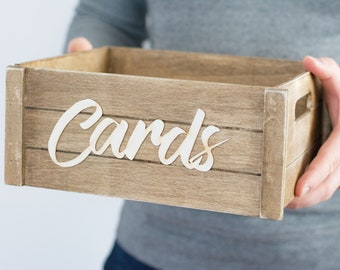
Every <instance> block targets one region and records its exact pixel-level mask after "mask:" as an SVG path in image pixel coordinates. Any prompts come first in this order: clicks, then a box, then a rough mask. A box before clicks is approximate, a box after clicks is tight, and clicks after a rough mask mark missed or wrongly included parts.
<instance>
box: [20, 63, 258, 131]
mask: <svg viewBox="0 0 340 270" xmlns="http://www.w3.org/2000/svg"><path fill="white" fill-rule="evenodd" d="M25 82H26V103H25V104H26V106H29V107H36V108H49V109H58V110H66V109H68V108H69V107H70V106H71V105H73V104H74V103H75V102H77V101H79V100H82V99H86V98H90V99H93V100H95V101H96V102H98V103H99V104H100V105H101V106H103V107H104V108H105V113H106V114H110V115H120V116H123V117H125V116H129V117H133V118H138V119H162V120H164V121H175V122H178V121H181V122H184V123H191V121H192V117H193V115H194V114H195V112H196V110H197V109H202V110H203V111H205V113H206V123H207V124H209V125H216V126H219V127H232V128H242V129H254V130H262V128H263V127H262V120H263V119H262V117H263V88H262V87H253V86H240V85H232V84H220V83H204V82H195V81H184V80H183V81H182V80H169V79H157V78H147V77H134V76H126V75H125V76H124V75H114V74H113V75H109V74H99V73H78V72H62V71H53V70H35V69H27V71H26V80H25ZM241 97H242V98H241Z"/></svg>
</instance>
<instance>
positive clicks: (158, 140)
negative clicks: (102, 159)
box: [48, 99, 230, 172]
mask: <svg viewBox="0 0 340 270" xmlns="http://www.w3.org/2000/svg"><path fill="white" fill-rule="evenodd" d="M92 107H94V108H95V111H94V112H93V113H92V114H91V115H90V116H89V118H88V119H87V120H85V121H84V122H82V123H80V127H81V128H82V129H83V130H86V129H89V128H91V127H93V126H94V125H96V124H97V125H96V126H95V128H94V131H93V132H92V134H91V136H90V138H89V145H88V146H87V147H86V148H85V149H84V150H83V151H82V152H81V153H80V154H79V155H78V156H76V157H75V158H73V159H71V160H68V161H62V162H61V161H59V160H58V159H57V156H56V153H57V145H58V142H59V140H60V137H61V135H62V134H63V132H64V130H65V129H66V127H67V126H68V125H69V124H70V123H71V122H72V120H73V119H74V118H75V117H76V116H77V115H79V114H80V113H81V112H82V111H84V110H86V109H88V108H92ZM204 118H205V113H204V111H203V110H201V109H198V110H197V112H196V114H195V116H194V119H193V121H192V124H191V126H190V128H189V130H188V131H187V132H186V131H185V130H183V129H182V128H180V127H174V128H172V129H171V130H170V131H168V132H167V133H165V134H163V131H164V126H165V123H164V121H162V120H160V119H157V120H154V121H153V122H152V123H151V124H150V125H149V126H147V125H146V124H145V122H144V121H142V120H139V121H138V122H137V124H136V126H135V129H134V130H133V132H132V134H131V136H130V138H129V140H128V142H127V145H126V147H125V149H124V150H121V149H120V148H121V144H122V142H123V140H124V138H125V136H126V133H127V130H128V127H129V125H128V123H127V122H126V121H125V120H122V121H121V122H120V123H119V122H117V121H116V120H114V119H112V118H109V117H105V118H103V110H102V108H101V106H100V105H99V104H98V103H97V102H95V101H93V100H91V99H85V100H81V101H79V102H77V103H75V104H74V105H73V106H71V108H69V109H68V110H67V111H66V112H65V113H64V114H63V115H62V116H61V117H60V119H59V120H58V122H57V124H56V125H55V127H54V129H53V131H52V133H51V135H50V138H49V141H48V152H49V155H50V157H51V159H52V161H53V162H54V163H55V164H57V165H59V166H61V167H73V166H76V165H78V164H80V163H81V162H83V161H84V160H85V159H86V158H87V157H88V156H89V155H90V154H91V153H93V154H96V155H102V154H103V153H104V152H105V151H106V150H107V149H108V148H111V152H112V154H113V156H114V157H116V158H119V159H121V158H123V157H126V158H128V159H130V160H133V159H134V158H135V156H136V155H137V153H138V151H139V149H140V147H141V146H142V144H143V143H144V141H145V139H146V137H147V136H149V135H150V139H151V143H152V144H153V145H154V146H157V147H158V158H159V160H160V162H161V163H162V164H164V165H170V164H172V163H173V162H174V161H175V160H176V159H177V158H180V160H181V162H182V164H183V165H184V166H185V167H186V168H188V169H196V170H198V171H202V172H206V171H209V170H210V169H211V168H212V166H213V163H214V157H213V154H212V149H214V148H215V147H218V146H220V145H221V144H223V143H225V142H227V141H229V140H230V138H227V139H225V140H223V141H221V142H219V143H216V144H214V145H209V139H210V137H211V136H212V135H214V134H215V133H217V132H219V131H220V129H219V128H217V127H216V126H208V127H205V129H204V130H203V131H202V135H201V142H202V145H203V148H204V150H203V151H202V152H200V153H199V154H197V155H195V156H193V157H191V155H192V151H193V148H194V145H195V143H196V141H197V138H198V136H199V133H200V130H201V129H202V125H203V121H204ZM110 126H112V127H114V129H113V131H112V132H111V134H110V135H109V136H108V137H107V139H106V140H105V141H104V143H103V144H102V145H101V146H100V147H98V145H97V144H98V140H99V138H100V137H101V135H102V134H103V132H104V131H105V130H106V129H107V128H108V127H110ZM182 134H184V135H185V138H184V140H183V141H182V143H181V144H180V146H179V147H178V148H177V150H176V151H175V152H174V153H173V154H172V155H171V156H170V157H168V158H167V157H166V156H167V153H168V150H169V148H170V146H171V145H172V143H173V142H174V140H176V139H177V138H178V136H180V135H182ZM97 147H98V148H97ZM204 156H206V158H205V159H204V162H203V157H204Z"/></svg>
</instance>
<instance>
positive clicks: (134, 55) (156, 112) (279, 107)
mask: <svg viewBox="0 0 340 270" xmlns="http://www.w3.org/2000/svg"><path fill="white" fill-rule="evenodd" d="M80 101H82V102H80ZM74 104H77V105H74ZM81 104H82V105H84V104H85V107H86V106H91V104H92V105H94V104H97V105H96V106H97V107H91V108H89V109H87V110H84V111H82V112H80V109H79V108H80V107H79V106H81ZM86 104H87V105H86ZM6 105H7V109H6V158H5V159H6V161H5V163H6V164H5V178H6V183H7V184H12V185H28V186H35V187H44V188H53V189H60V190H69V191H77V192H86V193H95V194H104V195H110V196H117V197H121V198H126V199H132V200H139V201H146V202H153V203H160V204H167V205H175V206H183V207H190V208H198V209H206V210H212V211H220V212H228V213H235V214H240V215H248V216H258V217H261V218H270V219H282V217H283V212H284V207H285V206H286V205H287V204H288V203H289V202H290V201H291V200H292V199H293V197H294V185H295V183H296V180H297V178H298V177H299V176H300V175H301V173H302V172H303V170H304V168H305V166H306V164H308V162H309V161H310V160H311V158H312V157H313V156H314V155H315V152H316V151H317V149H318V147H319V145H320V139H321V137H322V128H321V127H322V111H323V110H322V91H321V88H320V85H319V84H318V82H317V81H316V80H315V79H314V78H313V76H312V75H311V74H310V73H308V72H304V70H303V68H302V66H301V64H300V63H297V62H292V61H282V60H272V59H262V58H246V57H235V56H226V55H212V54H199V53H183V52H171V51H153V50H150V51H146V50H142V49H135V48H118V47H117V48H116V47H104V48H99V49H95V50H92V51H88V52H81V53H76V54H72V55H66V56H62V57H57V58H51V59H46V60H41V61H35V62H29V63H24V64H19V65H15V66H10V67H8V70H7V97H6ZM78 105H79V106H78ZM74 106H75V107H74ZM77 106H78V107H77ZM99 106H100V108H101V109H102V113H103V115H102V116H101V114H100V109H99ZM85 107H84V108H85ZM70 108H73V113H74V112H75V111H76V113H75V114H74V115H76V114H77V110H78V111H79V112H80V113H79V115H78V114H77V116H76V117H75V118H74V119H73V117H71V118H69V120H70V119H72V120H71V121H69V122H67V121H66V120H65V119H66V118H67V115H68V116H69V117H70V115H72V109H70ZM95 109H96V110H97V113H98V114H100V115H99V117H100V116H101V117H100V118H98V119H95V120H94V121H93V122H92V123H87V127H86V124H84V123H83V122H84V121H85V120H87V119H90V117H91V116H92V118H93V117H95V113H94V112H95ZM63 115H64V118H65V119H64V120H63V121H64V122H63V121H61V120H60V119H61V118H62V116H63ZM60 121H61V122H62V123H59V122H60ZM65 121H66V122H67V123H69V124H68V125H67V126H66V125H64V126H63V123H64V124H65V123H66V122H65ZM88 121H90V120H88ZM57 122H58V123H59V126H58V125H57V124H56V123H57ZM81 123H83V124H84V125H83V126H80V124H81ZM137 123H138V125H141V126H142V127H143V125H146V128H147V127H149V126H150V125H151V123H153V125H154V126H157V128H160V127H162V123H163V124H164V130H163V132H162V133H161V134H162V135H161V136H159V134H158V133H157V132H156V131H152V132H153V134H154V137H155V138H150V135H149V136H148V137H147V138H146V139H145V141H144V142H143V141H142V140H141V138H142V137H143V136H145V135H146V133H147V131H148V130H146V131H145V130H144V131H145V132H144V135H143V134H142V135H141V134H139V133H138V132H137V131H136V132H135V131H134V129H135V126H136V125H137ZM124 124H125V128H126V126H127V125H128V129H127V134H126V135H125V136H124V139H122V142H121V144H120V142H119V138H123V137H122V136H121V137H120V136H119V134H123V135H124V130H125V129H124ZM60 125H61V126H62V128H61V126H60ZM151 126H152V125H151ZM105 127H107V128H105ZM118 127H119V128H118ZM157 128H155V129H157ZM139 130H140V129H139ZM142 130H143V129H142ZM203 130H205V132H203ZM62 131H63V132H62ZM161 131H162V130H161ZM119 132H123V133H119ZM202 132H203V133H205V135H203V134H202V135H203V136H202V137H201V133H202ZM52 133H53V134H54V135H53V136H52ZM132 133H135V134H134V136H131V134H132ZM112 134H115V136H116V137H111V135H112ZM138 134H139V135H138ZM157 134H158V136H157ZM59 135H61V136H59ZM112 136H113V135H112ZM52 137H53V139H51V138H52ZM132 137H133V139H131V140H130V138H132ZM151 137H152V136H151ZM113 138H115V140H114V139H113ZM174 138H176V139H174ZM160 139H161V141H159V140H160ZM173 139H174V140H173ZM117 140H118V141H117ZM136 140H137V141H139V143H140V144H141V147H140V148H139V150H138V152H137V154H136V152H133V149H132V148H133V147H134V146H135V145H136ZM157 140H158V142H157ZM51 141H52V142H51ZM108 142H109V144H106V146H108V149H107V150H106V151H105V152H103V153H99V152H100V150H101V148H103V149H104V148H105V147H104V146H103V145H104V144H105V143H108ZM90 145H92V148H91V147H90ZM54 147H56V149H54ZM113 148H114V149H113ZM212 148H213V149H212ZM89 149H90V151H88V150H89ZM91 149H92V150H93V149H95V151H97V152H96V153H94V152H95V151H91ZM124 149H125V150H124ZM127 149H129V150H127ZM161 149H163V150H161ZM164 149H165V150H164ZM202 151H203V152H202ZM128 152H129V153H128ZM80 153H83V155H84V156H82V155H81V154H80ZM176 153H177V154H176ZM54 155H55V156H54ZM53 156H54V159H55V160H54V161H53V158H52V157H53ZM176 156H178V158H177V159H176V160H175V161H174V160H171V158H172V157H176ZM127 157H128V158H127ZM82 158H83V159H84V160H83V161H82V162H80V161H81V160H82ZM200 158H201V159H200ZM74 159H77V160H78V161H77V162H74V163H75V164H69V163H70V162H71V161H72V160H74ZM130 159H131V160H130ZM211 159H213V162H211V161H212V160H211ZM56 160H57V162H55V161H56ZM161 161H162V162H161ZM58 162H59V163H58ZM63 162H65V163H63ZM209 162H210V163H209ZM71 163H72V162H71ZM78 163H79V164H78ZM163 163H166V164H168V165H164V164H163ZM67 164H68V165H67ZM209 164H210V165H212V166H209ZM64 165H67V166H64ZM70 165H71V166H70ZM190 166H191V167H190ZM210 167H211V168H210Z"/></svg>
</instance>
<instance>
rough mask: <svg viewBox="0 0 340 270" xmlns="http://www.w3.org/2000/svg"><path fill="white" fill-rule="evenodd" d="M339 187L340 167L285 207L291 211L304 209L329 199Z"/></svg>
mask: <svg viewBox="0 0 340 270" xmlns="http://www.w3.org/2000/svg"><path fill="white" fill-rule="evenodd" d="M339 185H340V167H338V168H337V169H336V170H335V171H334V173H332V174H331V175H329V176H328V177H327V178H326V179H325V181H323V182H322V183H320V185H319V186H317V187H316V188H315V189H313V190H311V191H310V192H308V193H307V194H306V195H305V196H302V197H296V198H295V199H294V200H293V201H292V202H291V203H290V204H289V205H288V206H287V207H288V208H292V209H300V208H306V207H310V206H313V205H316V204H318V203H321V202H324V201H327V200H328V199H330V198H331V197H332V196H333V194H334V192H335V191H336V190H337V189H338V187H339Z"/></svg>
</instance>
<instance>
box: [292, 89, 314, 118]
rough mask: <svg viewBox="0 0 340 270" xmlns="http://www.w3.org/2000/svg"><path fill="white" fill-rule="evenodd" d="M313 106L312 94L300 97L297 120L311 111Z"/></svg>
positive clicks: (296, 110) (296, 107)
mask: <svg viewBox="0 0 340 270" xmlns="http://www.w3.org/2000/svg"><path fill="white" fill-rule="evenodd" d="M311 107H312V94H311V93H309V94H307V95H305V96H303V97H302V98H300V99H299V100H298V101H297V102H296V105H295V121H297V120H298V119H300V118H302V117H303V116H304V115H305V114H307V113H309V112H310V110H311Z"/></svg>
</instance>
